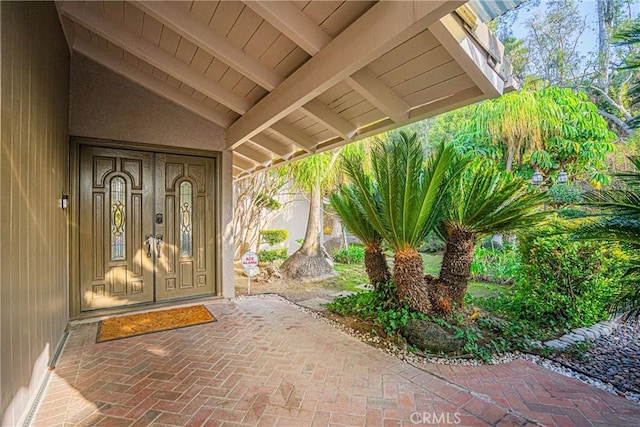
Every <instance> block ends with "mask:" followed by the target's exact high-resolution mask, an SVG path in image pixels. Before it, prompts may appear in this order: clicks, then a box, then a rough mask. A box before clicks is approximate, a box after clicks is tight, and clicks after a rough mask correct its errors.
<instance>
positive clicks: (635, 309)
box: [576, 156, 640, 317]
mask: <svg viewBox="0 0 640 427" xmlns="http://www.w3.org/2000/svg"><path fill="white" fill-rule="evenodd" d="M630 160H631V162H632V163H633V165H634V168H635V170H633V171H629V172H621V173H618V174H616V177H617V178H618V179H620V180H621V181H622V184H623V185H624V186H623V187H621V188H609V189H606V190H602V191H594V192H591V193H587V194H585V202H584V203H583V205H585V206H587V207H590V208H593V209H596V210H597V214H596V215H597V218H596V219H595V220H591V221H588V222H586V223H585V222H583V223H581V224H580V227H579V228H578V229H577V231H576V235H577V236H578V237H579V238H581V239H583V240H604V241H618V242H622V243H624V244H625V245H627V246H628V247H630V249H631V250H632V251H633V258H630V259H629V260H627V263H626V265H625V267H626V271H625V274H624V280H623V289H622V290H621V291H620V293H619V294H618V295H617V298H616V300H615V309H616V310H617V311H625V312H628V314H629V315H631V316H633V317H640V257H639V256H638V255H639V254H640V157H638V156H636V157H630Z"/></svg>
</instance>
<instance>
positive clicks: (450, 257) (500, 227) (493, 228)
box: [438, 161, 550, 312]
mask: <svg viewBox="0 0 640 427" xmlns="http://www.w3.org/2000/svg"><path fill="white" fill-rule="evenodd" d="M546 198H547V196H546V194H545V193H543V192H540V191H531V190H530V189H529V188H528V183H527V181H525V180H524V179H521V178H518V177H515V176H513V175H512V174H511V173H509V172H507V171H500V170H499V169H498V168H497V167H496V166H485V165H483V164H482V163H481V162H479V161H476V162H474V163H473V164H472V165H471V166H470V167H469V168H468V169H467V170H466V171H465V172H464V173H462V174H461V175H459V177H458V178H457V179H456V180H455V182H454V183H453V184H452V185H451V186H450V187H449V194H448V198H447V203H446V205H447V207H446V209H445V213H444V219H443V221H442V222H441V223H440V227H439V232H440V234H441V235H442V237H443V239H444V240H445V242H446V246H445V252H444V256H443V259H442V268H441V270H440V282H441V283H443V284H444V285H445V287H446V288H445V298H446V299H447V300H446V301H445V302H444V304H438V306H439V307H438V308H439V309H440V311H444V312H447V311H450V310H451V306H452V303H455V304H456V306H457V307H462V300H463V297H464V294H465V293H466V291H467V284H468V281H469V276H470V274H471V273H470V271H471V262H472V261H473V253H474V249H475V244H476V241H477V240H478V239H480V238H484V237H487V236H491V235H493V234H495V233H501V232H507V231H508V232H512V231H516V230H519V229H523V228H528V227H532V226H534V225H536V224H538V223H540V222H542V221H543V220H544V219H545V218H546V217H547V216H548V215H549V213H550V211H541V210H539V209H538V208H539V207H540V206H542V205H543V204H544V202H545V200H546Z"/></svg>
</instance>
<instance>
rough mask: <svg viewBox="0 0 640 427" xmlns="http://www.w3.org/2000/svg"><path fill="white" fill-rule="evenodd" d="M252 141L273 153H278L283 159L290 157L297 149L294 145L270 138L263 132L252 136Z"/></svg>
mask: <svg viewBox="0 0 640 427" xmlns="http://www.w3.org/2000/svg"><path fill="white" fill-rule="evenodd" d="M251 141H252V142H253V143H255V144H257V145H259V146H261V147H263V148H265V149H267V150H269V151H271V152H272V153H275V154H277V155H278V156H280V157H282V158H283V159H288V158H289V157H291V155H292V154H293V153H294V152H295V151H296V149H295V148H294V147H293V146H292V145H285V144H283V143H281V142H280V141H276V140H275V139H273V138H269V137H268V136H267V135H265V134H263V133H259V134H257V135H254V136H253V137H251Z"/></svg>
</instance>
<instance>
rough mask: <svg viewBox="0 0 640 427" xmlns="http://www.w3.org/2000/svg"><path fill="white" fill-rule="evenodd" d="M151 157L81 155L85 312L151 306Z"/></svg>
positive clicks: (101, 152)
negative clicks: (148, 244)
mask: <svg viewBox="0 0 640 427" xmlns="http://www.w3.org/2000/svg"><path fill="white" fill-rule="evenodd" d="M153 163H154V162H153V154H151V153H144V152H136V151H129V150H116V149H109V148H100V147H89V146H82V147H81V150H80V219H79V230H80V233H79V234H80V252H79V253H80V289H81V295H80V306H81V310H83V311H86V310H94V309H99V308H108V307H117V306H121V305H128V304H138V303H143V302H150V301H153V298H154V288H153V269H154V266H153V259H152V258H148V257H147V251H146V248H145V238H144V236H145V234H146V233H152V232H153V221H152V214H151V213H152V212H153Z"/></svg>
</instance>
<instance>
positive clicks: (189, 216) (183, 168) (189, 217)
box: [156, 154, 215, 300]
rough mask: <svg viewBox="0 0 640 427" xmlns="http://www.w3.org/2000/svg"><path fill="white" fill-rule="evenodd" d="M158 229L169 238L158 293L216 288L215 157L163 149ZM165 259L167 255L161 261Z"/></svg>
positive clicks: (168, 294)
mask: <svg viewBox="0 0 640 427" xmlns="http://www.w3.org/2000/svg"><path fill="white" fill-rule="evenodd" d="M156 163H157V168H156V211H157V212H158V213H161V214H162V215H163V217H164V221H163V223H162V224H156V233H159V234H162V235H163V239H164V243H163V245H162V251H161V256H160V259H159V260H158V261H159V262H158V264H157V271H156V281H157V285H156V286H157V299H158V300H168V299H175V298H185V297H190V296H196V295H211V294H213V292H214V286H213V285H214V281H213V277H214V276H213V274H214V271H213V269H214V267H213V266H214V263H213V259H214V258H213V256H214V253H213V247H214V243H215V242H214V234H213V230H214V226H215V223H214V215H213V199H214V197H215V195H214V192H213V190H214V181H213V160H212V159H208V158H201V157H191V156H178V155H169V154H157V157H156ZM160 260H162V261H160Z"/></svg>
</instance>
